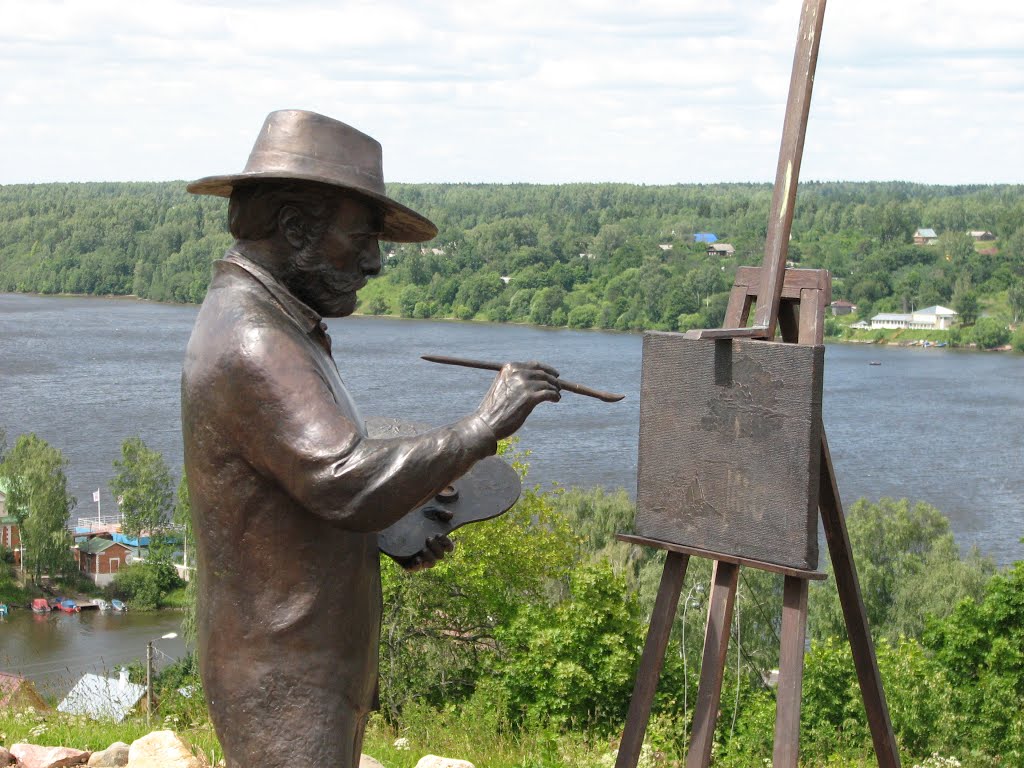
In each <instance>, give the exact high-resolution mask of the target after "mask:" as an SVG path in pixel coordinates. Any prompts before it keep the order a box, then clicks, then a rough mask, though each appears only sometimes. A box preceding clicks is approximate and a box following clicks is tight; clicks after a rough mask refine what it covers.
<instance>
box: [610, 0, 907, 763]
mask: <svg viewBox="0 0 1024 768" xmlns="http://www.w3.org/2000/svg"><path fill="white" fill-rule="evenodd" d="M824 11H825V0H803V10H802V13H801V17H800V28H799V32H798V35H797V45H796V53H795V55H794V59H793V71H792V77H791V79H790V88H789V98H788V102H787V108H786V119H785V124H784V126H783V132H782V145H781V147H780V150H779V163H778V167H777V170H776V176H775V190H774V194H773V196H772V210H771V217H770V219H769V222H768V234H767V238H766V244H765V256H764V261H763V262H762V266H761V267H759V268H758V267H745V268H741V269H739V270H738V271H737V275H736V280H735V283H734V285H733V288H732V292H731V294H730V296H729V306H728V309H727V310H726V317H725V323H724V327H723V328H719V329H706V330H702V331H696V332H690V333H688V334H687V335H688V336H691V337H693V338H708V339H716V338H717V339H725V338H750V339H762V340H769V341H770V340H773V339H774V338H775V335H776V329H777V328H778V329H779V330H780V331H781V335H782V340H783V341H784V342H789V343H797V344H821V343H822V342H823V338H824V332H823V331H824V316H825V308H826V307H827V306H828V304H829V301H830V299H831V277H830V275H829V273H828V272H827V271H825V270H798V269H786V268H785V264H786V254H787V250H788V241H789V234H790V231H791V229H792V223H793V209H794V206H795V204H796V189H797V182H798V179H799V176H800V161H801V158H802V155H803V144H804V137H805V135H806V129H807V117H808V113H809V110H810V100H811V91H812V87H813V83H814V71H815V67H816V64H817V58H818V46H819V42H820V39H821V28H822V20H823V16H824ZM755 304H756V310H755V315H754V320H753V323H752V325H750V326H748V325H747V322H748V319H749V315H750V310H751V307H752V306H754V305H755ZM818 508H819V512H820V515H821V520H822V524H823V526H824V530H825V538H826V541H827V543H828V550H829V555H830V557H831V560H832V568H833V574H834V576H835V581H836V587H837V589H838V590H839V600H840V604H841V605H842V609H843V616H844V618H845V621H846V629H847V633H848V635H849V638H850V648H851V650H852V652H853V660H854V666H855V668H856V671H857V679H858V681H859V683H860V689H861V695H862V697H863V700H864V707H865V710H866V711H867V717H868V725H869V727H870V729H871V737H872V741H873V744H874V749H875V756H876V758H877V760H878V764H879V766H881V768H899V766H900V758H899V752H898V750H897V746H896V739H895V737H894V735H893V730H892V723H891V721H890V719H889V709H888V705H887V704H886V700H885V692H884V690H883V688H882V682H881V677H880V675H879V672H878V662H877V660H876V658H875V651H874V645H873V643H872V640H871V634H870V632H869V629H868V624H867V615H866V612H865V610H864V601H863V599H862V598H861V594H860V585H859V583H858V580H857V572H856V569H855V567H854V561H853V553H852V551H851V548H850V539H849V536H848V535H847V531H846V520H845V516H844V514H843V508H842V504H841V502H840V498H839V489H838V487H837V485H836V479H835V472H834V470H833V467H832V458H831V455H830V453H829V449H828V440H827V439H826V437H825V433H824V430H822V433H821V463H820V479H819V491H818ZM618 538H619V539H620V540H621V541H626V542H631V543H634V544H642V545H644V546H649V547H655V548H659V549H665V550H667V552H668V554H667V556H666V559H665V567H664V571H663V572H662V577H661V585H660V587H659V588H658V594H657V597H656V599H655V604H654V612H653V614H652V617H651V625H650V628H649V630H648V634H647V641H646V644H645V646H644V651H643V655H642V656H641V659H640V667H639V670H638V671H637V677H636V683H635V685H634V689H633V697H632V699H631V700H630V706H629V714H628V715H627V718H626V726H625V730H624V732H623V736H622V740H621V742H620V745H619V754H618V758H617V759H616V762H615V767H616V768H636V764H637V762H638V760H639V758H640V748H641V746H642V744H643V738H644V732H645V731H646V729H647V722H648V720H649V719H650V714H651V705H652V703H653V701H654V693H655V689H656V687H657V684H658V678H659V676H660V674H661V668H662V664H663V662H664V659H665V650H666V648H667V645H668V639H669V635H670V633H671V629H672V622H673V621H674V619H675V614H676V608H677V607H678V603H679V596H680V594H681V592H682V587H683V581H684V578H685V576H686V568H687V565H688V564H689V560H690V556H691V555H696V556H698V557H707V558H710V559H712V560H714V570H713V576H712V587H711V599H710V603H709V606H708V621H707V627H706V630H705V636H704V654H703V662H702V667H701V676H700V684H699V688H698V691H697V703H696V706H695V716H694V722H693V730H692V734H691V740H690V749H689V752H688V754H687V758H686V768H705V767H706V766H707V765H708V764H709V762H710V759H711V746H712V741H713V737H714V730H715V723H716V721H717V717H718V705H719V702H720V699H721V692H722V680H723V676H724V672H725V661H726V659H725V656H726V651H727V649H728V644H729V629H730V625H731V623H732V613H733V605H734V602H735V598H736V586H737V583H738V580H739V568H740V566H741V565H748V566H751V567H755V568H761V569H764V570H768V571H774V572H777V573H782V574H783V575H784V576H785V586H784V589H783V606H782V633H781V638H780V641H781V648H780V657H779V683H778V689H777V694H776V702H777V704H776V719H775V745H774V752H773V757H772V765H773V766H774V768H796V766H797V762H798V757H799V738H800V699H801V692H802V688H803V660H804V643H805V639H806V633H807V590H808V583H809V581H810V580H811V579H820V578H823V577H824V574H822V573H820V572H817V571H805V570H799V569H794V568H788V567H784V566H778V565H774V564H771V563H765V562H759V561H755V560H751V559H748V558H741V557H733V556H730V555H727V554H724V553H718V552H708V551H703V550H699V549H696V548H693V547H687V546H682V545H678V544H673V543H668V542H664V541H659V540H655V539H649V538H644V537H640V536H633V535H626V534H620V535H619V536H618Z"/></svg>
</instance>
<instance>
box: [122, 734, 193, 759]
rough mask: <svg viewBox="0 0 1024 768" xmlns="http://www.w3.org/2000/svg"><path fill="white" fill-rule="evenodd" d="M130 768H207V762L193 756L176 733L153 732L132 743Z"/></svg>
mask: <svg viewBox="0 0 1024 768" xmlns="http://www.w3.org/2000/svg"><path fill="white" fill-rule="evenodd" d="M128 768H207V762H206V761H205V760H203V759H201V758H198V757H196V756H195V755H193V754H192V750H190V749H189V748H188V745H187V744H186V743H185V742H184V741H182V740H181V739H180V738H178V736H177V735H176V734H175V733H174V731H153V732H152V733H150V734H147V735H146V736H143V737H142V738H141V739H137V740H136V741H133V742H132V745H131V747H130V748H129V749H128Z"/></svg>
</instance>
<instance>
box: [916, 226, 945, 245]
mask: <svg viewBox="0 0 1024 768" xmlns="http://www.w3.org/2000/svg"><path fill="white" fill-rule="evenodd" d="M937 242H939V236H938V235H937V234H935V230H934V229H924V228H918V229H915V230H914V245H935V243H937Z"/></svg>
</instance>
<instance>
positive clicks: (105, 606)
mask: <svg viewBox="0 0 1024 768" xmlns="http://www.w3.org/2000/svg"><path fill="white" fill-rule="evenodd" d="M92 602H93V605H95V606H96V607H97V608H99V609H100V610H101V611H109V610H110V603H108V602H107V601H106V600H104V599H103V598H102V597H97V598H96V599H95V600H93V601H92Z"/></svg>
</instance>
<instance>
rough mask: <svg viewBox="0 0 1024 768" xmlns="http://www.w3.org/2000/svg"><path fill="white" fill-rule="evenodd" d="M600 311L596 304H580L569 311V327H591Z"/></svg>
mask: <svg viewBox="0 0 1024 768" xmlns="http://www.w3.org/2000/svg"><path fill="white" fill-rule="evenodd" d="M600 312H601V310H600V309H598V307H597V305H596V304H582V305H580V306H578V307H576V308H575V309H573V310H572V311H571V312H570V313H569V327H570V328H593V327H594V324H595V323H596V322H597V318H598V315H599V314H600Z"/></svg>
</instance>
